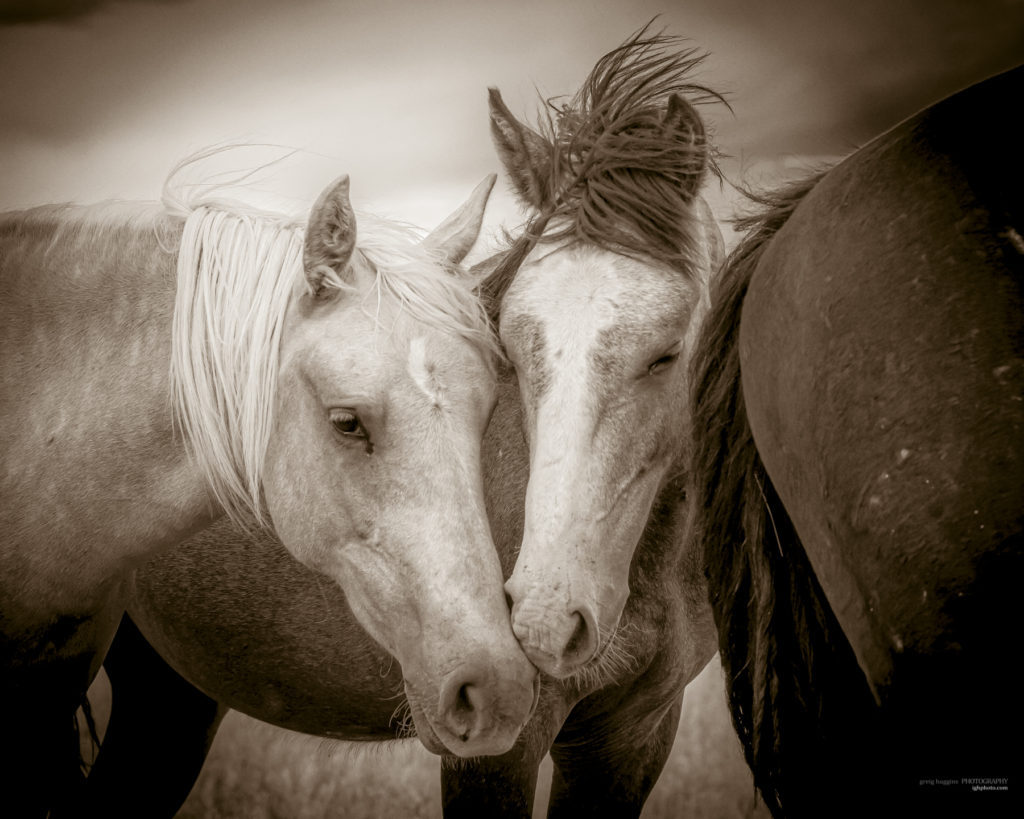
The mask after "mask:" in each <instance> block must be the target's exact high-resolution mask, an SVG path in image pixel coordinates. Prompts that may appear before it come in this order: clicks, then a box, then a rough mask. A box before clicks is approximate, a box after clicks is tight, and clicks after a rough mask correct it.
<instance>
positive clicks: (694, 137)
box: [662, 94, 708, 202]
mask: <svg viewBox="0 0 1024 819" xmlns="http://www.w3.org/2000/svg"><path fill="white" fill-rule="evenodd" d="M662 127H663V128H664V129H665V132H666V134H669V135H671V136H674V137H675V138H676V139H677V140H679V141H680V142H682V143H684V144H685V145H686V146H687V147H688V149H689V150H690V152H691V153H692V155H693V168H694V170H693V173H692V174H690V175H689V176H688V178H687V180H686V183H685V184H684V190H683V195H684V196H685V197H686V199H687V201H688V202H689V201H692V200H693V199H694V198H695V197H696V196H697V194H698V192H699V191H700V188H701V185H703V184H704V171H705V170H706V169H707V166H708V142H707V133H706V132H705V130H704V120H702V119H701V118H700V114H698V113H697V109H696V108H694V107H693V106H692V105H691V104H690V103H689V102H687V101H686V99H685V98H683V97H681V96H680V95H679V94H672V96H670V97H669V98H668V105H667V106H666V108H665V117H664V119H662Z"/></svg>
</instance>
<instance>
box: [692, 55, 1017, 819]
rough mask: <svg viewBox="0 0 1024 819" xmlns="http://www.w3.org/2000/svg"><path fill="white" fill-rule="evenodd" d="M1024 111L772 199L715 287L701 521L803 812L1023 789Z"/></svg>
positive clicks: (955, 121)
mask: <svg viewBox="0 0 1024 819" xmlns="http://www.w3.org/2000/svg"><path fill="white" fill-rule="evenodd" d="M1022 98H1024V69H1021V68H1018V69H1015V70H1013V71H1011V72H1008V73H1006V74H1003V75H1000V76H997V77H995V78H993V79H990V80H988V81H986V82H983V83H980V84H978V85H976V86H973V87H971V88H969V89H967V90H965V91H963V92H961V93H958V94H956V95H954V96H952V97H950V98H948V99H946V100H945V101H943V102H940V103H938V104H936V105H934V106H932V107H931V108H928V109H926V110H925V111H923V112H922V113H920V114H918V115H916V116H914V117H913V118H911V119H909V120H907V121H905V122H903V123H902V124H900V125H899V126H897V127H895V128H894V129H892V130H891V131H889V132H887V133H885V134H883V135H882V136H880V137H878V138H877V139H875V140H873V141H872V142H870V143H869V144H867V145H866V146H864V147H863V148H861V149H860V150H858V151H856V152H855V153H853V154H852V155H851V156H849V157H848V158H847V159H846V160H845V161H843V162H841V163H840V164H838V165H837V166H835V167H834V168H832V169H831V170H829V171H828V172H826V173H822V174H819V175H817V176H815V177H813V178H811V179H809V180H807V181H806V182H804V183H802V184H798V185H796V186H794V187H791V188H790V189H788V190H784V191H782V192H780V193H777V194H775V195H773V196H769V197H766V198H764V199H763V203H764V204H765V205H766V206H767V207H766V208H765V210H764V212H763V213H762V214H761V215H760V216H758V217H756V218H751V219H749V220H748V221H747V222H746V225H745V227H747V228H749V232H748V233H747V235H746V237H745V239H744V240H743V241H742V243H741V244H740V246H738V247H737V248H736V249H735V251H734V252H733V253H732V255H731V256H730V258H729V259H728V261H727V263H726V265H725V266H724V268H723V270H722V272H721V274H720V275H719V276H718V277H717V278H716V280H715V283H714V287H713V297H712V302H713V307H712V313H711V315H710V316H709V318H708V321H707V322H706V324H705V329H704V331H703V334H702V337H701V340H700V344H699V347H698V351H697V354H696V356H695V359H694V361H695V366H696V372H695V375H694V385H695V396H694V411H693V412H694V424H695V427H696V428H697V429H699V430H701V435H699V436H696V453H695V464H694V471H695V480H694V493H693V498H692V500H693V503H694V508H695V509H696V510H698V519H697V521H696V523H695V527H696V532H697V535H698V537H699V538H700V540H701V541H702V544H703V550H704V559H705V562H706V564H707V568H708V577H709V585H710V588H709V591H710V595H711V603H712V606H713V608H714V615H715V622H716V626H717V628H718V634H719V648H720V651H721V655H722V662H723V667H724V670H725V674H726V679H727V680H728V681H729V690H728V694H729V698H730V701H731V708H732V713H733V720H734V723H735V726H736V729H737V731H738V733H739V735H740V738H741V740H742V742H743V743H744V746H745V752H746V756H747V761H748V763H749V765H750V766H751V768H752V770H753V772H754V777H755V781H756V784H757V786H758V788H759V789H760V792H761V794H762V796H763V797H764V799H765V801H766V802H767V804H768V805H769V807H770V808H771V809H772V811H773V813H774V814H776V815H779V816H781V815H787V816H821V815H825V814H826V813H828V814H830V815H835V813H836V812H837V811H842V812H845V810H849V811H850V812H851V813H854V814H860V815H863V811H868V810H870V811H871V812H877V811H878V810H885V809H887V808H890V809H891V808H892V807H893V805H894V804H896V803H898V804H901V805H904V806H907V805H910V806H914V805H920V804H930V805H931V807H933V808H936V807H937V808H940V809H941V808H944V807H949V806H950V805H952V804H953V802H954V801H956V798H957V797H964V798H965V799H967V800H969V802H968V804H969V805H970V806H971V808H972V810H971V812H972V814H974V815H981V814H986V812H987V811H990V810H997V809H999V808H998V806H1002V805H1003V804H1004V802H999V801H997V800H999V799H1001V798H1003V799H1005V798H1006V797H1007V792H1006V791H1005V788H1006V787H1007V786H1009V787H1010V788H1011V789H1012V788H1013V787H1017V786H1019V781H1013V780H1011V781H1009V782H1007V779H1008V778H1009V777H1013V776H1015V775H1016V774H1017V773H1018V772H1019V770H1020V768H1019V762H1020V759H1019V751H1018V750H1017V749H1018V748H1019V746H1020V731H1021V728H1022V727H1024V726H1022V723H1021V708H1020V702H1021V695H1020V683H1019V674H1018V672H1017V671H1016V670H1015V669H1016V668H1017V665H1018V664H1017V661H1016V656H1015V655H1016V651H1015V650H1014V645H1015V644H1017V645H1019V640H1015V639H1014V637H1013V636H1012V632H1013V629H1014V626H1013V624H1014V623H1015V622H1019V611H1018V607H1017V605H1016V595H1017V594H1018V593H1019V589H1020V588H1021V584H1022V582H1024V573H1022V571H1021V554H1022V551H1021V545H1022V544H1021V539H1022V535H1021V533H1022V531H1024V517H1022V515H1024V402H1022V396H1024V293H1022V283H1024V238H1022V233H1024V176H1022V174H1021V170H1020V168H1021V162H1020V140H1019V138H1018V136H1017V135H1016V133H1017V126H1015V125H1013V124H1012V123H1011V114H1010V111H1011V110H1012V108H1013V101H1017V100H1020V99H1022ZM983 789H984V790H983ZM999 789H1003V790H999ZM837 800H841V802H842V803H841V804H840V806H839V808H837V807H836V802H837ZM893 800H896V801H895V803H894V801H893ZM957 805H958V807H957V810H961V809H962V808H963V805H962V804H960V803H959V801H957ZM928 815H934V814H933V813H931V812H929V813H928Z"/></svg>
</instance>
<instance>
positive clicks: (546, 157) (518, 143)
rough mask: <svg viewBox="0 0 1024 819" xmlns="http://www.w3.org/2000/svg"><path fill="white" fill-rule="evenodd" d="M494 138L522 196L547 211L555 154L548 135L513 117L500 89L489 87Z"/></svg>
mask: <svg viewBox="0 0 1024 819" xmlns="http://www.w3.org/2000/svg"><path fill="white" fill-rule="evenodd" d="M488 103H489V107H490V113H491V138H492V139H493V140H494V147H495V149H496V150H497V151H498V158H499V159H500V160H501V164H502V165H503V166H504V168H505V173H507V174H508V175H509V178H510V179H511V180H512V186H513V187H514V188H515V191H516V194H518V196H519V198H520V199H521V200H522V201H523V202H524V203H525V204H527V205H529V206H530V207H533V208H535V209H537V210H543V209H544V208H546V207H547V206H548V205H549V204H551V198H552V197H551V187H552V186H551V178H550V177H551V155H552V152H553V147H552V145H551V143H550V142H548V141H547V140H546V139H545V138H544V137H542V136H541V135H540V134H538V133H537V132H536V131H534V130H533V129H531V128H528V127H527V126H525V125H523V124H522V123H521V122H519V120H517V119H516V118H515V117H513V116H512V113H511V112H510V111H509V110H508V108H507V107H506V105H505V102H504V101H503V100H502V98H501V94H500V93H499V92H498V89H497V88H491V89H488Z"/></svg>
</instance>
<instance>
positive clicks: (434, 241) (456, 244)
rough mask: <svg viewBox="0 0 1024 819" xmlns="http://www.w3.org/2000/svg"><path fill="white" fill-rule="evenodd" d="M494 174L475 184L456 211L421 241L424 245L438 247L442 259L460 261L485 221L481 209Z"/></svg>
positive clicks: (489, 192)
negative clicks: (467, 197) (442, 255)
mask: <svg viewBox="0 0 1024 819" xmlns="http://www.w3.org/2000/svg"><path fill="white" fill-rule="evenodd" d="M497 178H498V175H497V174H493V173H492V174H489V175H488V176H486V177H485V178H484V180H483V181H482V182H481V183H480V184H479V185H477V186H476V187H475V188H474V189H473V192H472V193H471V194H470V195H469V199H467V200H466V201H465V202H464V203H463V204H462V205H461V206H460V207H459V209H458V210H456V211H455V212H454V213H453V214H452V215H451V216H449V217H448V218H447V219H445V220H444V221H443V222H442V223H441V224H440V225H438V226H437V227H436V228H434V230H432V231H431V232H430V235H429V236H427V237H426V238H425V239H424V240H423V245H424V247H428V248H431V249H434V250H439V251H441V252H442V253H443V254H444V258H445V261H446V262H448V263H449V264H451V265H457V264H459V263H460V262H461V261H462V260H463V259H465V258H466V254H467V253H469V250H470V248H471V247H473V245H474V244H475V243H476V240H477V237H478V236H479V235H480V228H481V226H482V225H483V223H484V210H485V209H486V207H487V200H488V199H489V198H490V196H491V190H492V189H493V188H494V181H495V180H496V179H497Z"/></svg>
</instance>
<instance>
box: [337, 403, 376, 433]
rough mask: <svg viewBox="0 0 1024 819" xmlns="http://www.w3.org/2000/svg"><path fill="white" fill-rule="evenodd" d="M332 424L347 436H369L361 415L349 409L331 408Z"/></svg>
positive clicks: (338, 431)
mask: <svg viewBox="0 0 1024 819" xmlns="http://www.w3.org/2000/svg"><path fill="white" fill-rule="evenodd" d="M331 426H332V427H334V431H335V432H337V433H338V434H339V435H344V436H345V437H346V438H368V437H369V435H367V433H366V430H365V429H364V428H363V425H362V422H360V420H359V416H358V415H356V414H355V413H354V412H350V411H349V410H341V409H338V410H331Z"/></svg>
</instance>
